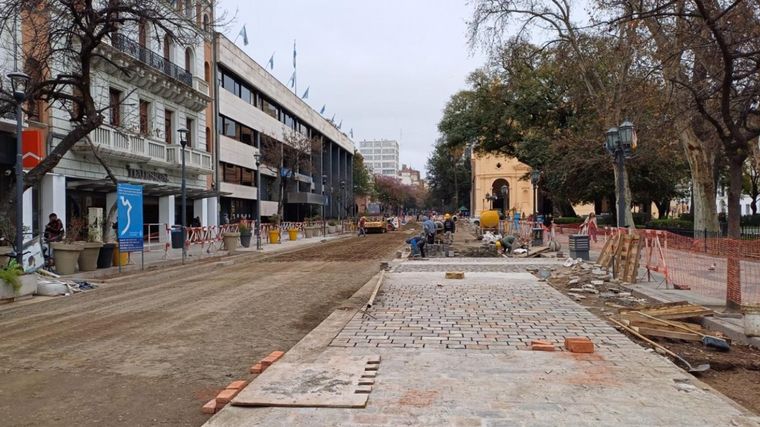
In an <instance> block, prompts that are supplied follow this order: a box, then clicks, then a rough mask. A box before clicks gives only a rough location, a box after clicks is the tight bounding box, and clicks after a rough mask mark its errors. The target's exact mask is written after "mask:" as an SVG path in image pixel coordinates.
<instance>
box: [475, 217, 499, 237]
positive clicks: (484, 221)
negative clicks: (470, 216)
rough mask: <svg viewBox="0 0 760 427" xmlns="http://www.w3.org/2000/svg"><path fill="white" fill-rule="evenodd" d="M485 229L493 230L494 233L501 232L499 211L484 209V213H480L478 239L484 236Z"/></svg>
mask: <svg viewBox="0 0 760 427" xmlns="http://www.w3.org/2000/svg"><path fill="white" fill-rule="evenodd" d="M484 231H491V232H493V233H498V232H499V211H496V210H490V211H483V213H481V214H480V222H479V224H478V227H477V229H476V230H475V235H476V236H477V237H478V239H481V238H482V237H483V232H484Z"/></svg>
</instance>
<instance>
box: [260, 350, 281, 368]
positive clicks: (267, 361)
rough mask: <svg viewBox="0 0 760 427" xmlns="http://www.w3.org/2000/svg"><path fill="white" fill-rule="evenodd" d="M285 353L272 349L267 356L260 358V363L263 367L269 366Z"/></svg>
mask: <svg viewBox="0 0 760 427" xmlns="http://www.w3.org/2000/svg"><path fill="white" fill-rule="evenodd" d="M284 355H285V352H284V351H273V352H271V353H269V356H267V357H265V358H263V359H261V365H262V366H264V368H266V367H268V366H270V365H271V364H272V363H274V362H276V361H278V360H280V358H281V357H282V356H284Z"/></svg>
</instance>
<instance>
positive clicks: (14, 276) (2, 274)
mask: <svg viewBox="0 0 760 427" xmlns="http://www.w3.org/2000/svg"><path fill="white" fill-rule="evenodd" d="M22 274H24V270H23V269H22V268H21V266H20V265H18V262H17V261H16V260H11V261H10V262H9V263H8V266H6V267H3V268H0V281H2V282H5V283H7V284H9V285H10V286H11V287H12V288H13V292H14V293H15V292H18V291H19V289H21V279H19V277H21V275H22Z"/></svg>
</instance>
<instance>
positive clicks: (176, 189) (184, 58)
mask: <svg viewBox="0 0 760 427" xmlns="http://www.w3.org/2000/svg"><path fill="white" fill-rule="evenodd" d="M166 7H167V10H166V12H167V13H172V14H175V16H176V17H177V19H178V20H181V21H182V22H183V30H182V31H187V30H190V31H192V32H195V37H194V41H193V43H192V44H189V45H186V46H179V45H176V44H175V43H174V42H173V41H172V40H171V39H170V38H169V37H167V36H166V35H165V34H163V33H162V30H161V29H160V28H158V27H157V26H151V27H150V28H148V27H147V26H146V25H145V24H143V23H130V22H128V23H125V24H124V25H123V26H122V27H120V28H119V30H118V31H117V32H113V33H111V34H110V36H109V37H108V38H107V39H106V42H105V43H103V44H102V45H100V46H98V48H97V50H98V54H99V57H98V58H97V59H96V60H95V62H94V63H93V64H92V65H93V79H92V90H91V95H92V97H93V98H94V100H95V103H96V107H97V108H100V109H102V110H103V111H105V112H104V115H105V123H104V124H103V125H101V126H100V127H99V128H97V129H96V130H94V131H93V132H91V133H90V134H89V139H90V140H91V141H92V143H93V145H94V147H95V150H96V151H97V154H98V157H100V159H101V160H102V162H103V163H105V164H106V165H107V166H108V169H109V170H110V172H111V173H113V175H114V176H115V178H116V179H117V180H118V181H119V182H125V183H133V184H140V185H142V186H143V196H144V205H143V215H144V222H145V223H146V224H156V226H154V228H153V230H152V231H154V232H155V231H156V230H158V229H159V226H158V224H162V225H163V224H168V225H173V224H179V223H181V218H180V217H179V214H180V212H181V206H179V203H180V197H179V196H180V186H181V181H182V180H181V172H180V170H181V154H182V149H181V147H180V144H179V135H178V129H180V128H187V129H189V134H188V137H187V141H188V146H187V147H186V149H185V150H184V154H185V159H186V171H187V173H186V178H187V180H186V182H187V195H188V206H187V218H186V220H187V223H188V224H190V223H191V220H192V218H196V217H198V218H199V219H200V220H201V222H202V223H203V224H204V225H206V224H215V223H216V222H217V218H216V212H217V211H218V207H217V198H216V195H217V191H216V189H214V181H213V176H214V171H215V164H216V161H215V159H214V145H213V140H212V138H211V135H213V133H214V132H213V120H212V121H211V122H209V121H208V118H209V117H213V115H212V114H211V110H210V108H211V107H213V104H212V103H211V99H212V96H213V93H212V91H211V88H210V86H211V81H212V74H211V70H212V65H211V64H213V58H212V57H211V49H210V46H211V44H210V41H211V36H212V34H211V32H210V31H208V30H210V27H209V23H210V22H213V11H214V8H213V2H210V1H207V0H185V1H179V2H171V3H169V2H167V4H166ZM43 13H44V14H47V15H44V18H43V19H55V16H50V15H49V14H52V13H54V11H44V12H43ZM24 25H33V23H28V22H23V23H22V27H23V26H24ZM28 33H33V32H31V31H22V34H23V37H22V38H21V40H20V44H21V45H22V46H28V45H29V44H34V43H36V41H35V40H34V39H27V38H26V36H27V34H28ZM37 34H39V33H37ZM188 40H189V38H188ZM3 44H4V43H3ZM32 64H33V61H27V62H26V63H25V64H24V68H25V69H24V70H23V71H25V72H27V74H30V75H32V76H34V73H35V72H36V70H35V69H34V67H33V66H32ZM65 67H66V65H65V63H63V65H62V64H61V63H58V62H56V63H53V64H51V72H60V73H63V72H66V68H65ZM120 68H123V69H128V70H130V73H129V74H125V73H123V72H122V71H121V70H120ZM30 103H31V104H32V108H30V110H31V111H32V112H31V114H29V115H28V116H27V117H26V126H27V130H25V135H24V138H25V139H26V138H27V136H29V137H30V138H33V139H38V140H39V141H43V142H42V145H44V149H43V151H44V152H43V153H42V155H43V156H44V155H45V154H46V153H49V152H50V150H53V149H54V148H55V147H56V145H57V144H58V143H59V142H60V141H61V139H62V138H63V136H65V135H66V134H67V133H68V132H70V130H71V129H72V124H71V121H70V118H71V114H72V111H71V109H68V108H65V107H64V106H62V105H60V103H55V104H53V105H44V104H42V103H41V102H38V101H34V100H32V101H30ZM115 191H116V185H115V184H114V183H113V182H112V180H111V179H109V178H108V174H107V171H106V169H105V168H104V167H103V165H102V164H101V161H99V160H98V159H97V157H96V156H95V154H94V150H93V148H92V147H91V146H90V144H88V143H87V141H85V140H82V141H80V142H78V143H77V144H76V145H75V146H74V147H73V148H72V149H71V150H70V151H68V152H67V153H66V154H65V155H64V156H63V158H62V159H61V160H60V162H59V163H58V165H57V166H56V167H55V168H54V170H53V171H52V173H49V174H48V175H47V176H45V177H44V179H43V180H42V183H41V185H39V186H38V187H37V188H34V189H33V190H31V195H30V197H25V203H24V212H25V217H26V216H27V214H28V213H31V212H34V219H33V222H34V227H33V230H32V232H33V233H34V234H40V233H41V231H42V229H43V228H44V225H45V223H46V222H47V216H48V214H50V213H53V212H54V213H56V214H58V216H59V217H60V218H61V219H62V220H63V222H64V224H65V226H66V227H67V228H68V223H69V222H70V220H71V219H72V218H74V217H80V218H84V217H86V216H87V214H88V209H89V208H102V209H103V211H104V212H108V210H109V208H110V207H111V206H112V205H113V204H114V203H115V201H116V192H115Z"/></svg>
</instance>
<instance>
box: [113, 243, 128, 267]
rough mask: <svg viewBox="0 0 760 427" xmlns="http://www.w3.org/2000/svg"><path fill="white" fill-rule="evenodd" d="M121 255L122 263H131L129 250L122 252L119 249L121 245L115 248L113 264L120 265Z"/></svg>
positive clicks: (123, 264)
mask: <svg viewBox="0 0 760 427" xmlns="http://www.w3.org/2000/svg"><path fill="white" fill-rule="evenodd" d="M119 257H121V265H122V266H125V265H127V263H129V252H124V253H121V252H120V251H119V246H116V247H115V248H114V249H113V266H114V267H117V266H119Z"/></svg>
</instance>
